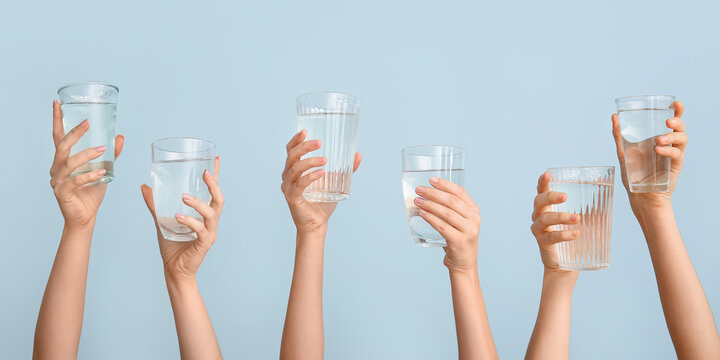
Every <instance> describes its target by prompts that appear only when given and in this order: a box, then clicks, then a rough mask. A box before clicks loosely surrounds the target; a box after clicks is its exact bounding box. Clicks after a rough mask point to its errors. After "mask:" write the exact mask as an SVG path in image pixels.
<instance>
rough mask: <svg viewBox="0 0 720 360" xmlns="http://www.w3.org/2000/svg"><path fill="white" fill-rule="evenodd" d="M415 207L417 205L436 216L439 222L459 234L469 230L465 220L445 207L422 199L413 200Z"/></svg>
mask: <svg viewBox="0 0 720 360" xmlns="http://www.w3.org/2000/svg"><path fill="white" fill-rule="evenodd" d="M415 205H417V206H418V207H419V208H420V209H422V210H425V211H427V212H429V213H431V214H433V215H435V216H437V217H438V218H440V220H442V221H444V222H445V223H447V224H449V225H450V226H452V227H453V228H455V229H457V230H458V231H460V232H463V230H466V229H469V228H470V226H469V224H468V220H467V219H465V218H464V217H462V216H461V215H460V214H458V213H457V212H455V211H454V210H452V209H450V208H448V207H446V206H442V205H440V204H438V203H436V202H433V201H430V200H427V199H423V198H415Z"/></svg>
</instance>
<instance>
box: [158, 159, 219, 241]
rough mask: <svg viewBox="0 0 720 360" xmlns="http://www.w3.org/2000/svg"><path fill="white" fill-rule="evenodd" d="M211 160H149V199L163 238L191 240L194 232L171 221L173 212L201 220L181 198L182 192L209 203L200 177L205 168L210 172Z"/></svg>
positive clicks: (212, 166)
mask: <svg viewBox="0 0 720 360" xmlns="http://www.w3.org/2000/svg"><path fill="white" fill-rule="evenodd" d="M213 168H214V160H213V159H193V160H174V161H164V162H153V164H152V169H151V170H150V176H151V177H152V188H153V201H154V202H155V214H156V216H157V219H158V223H159V225H160V231H161V232H162V234H163V237H165V239H167V240H174V241H191V240H195V239H196V238H197V234H196V233H195V232H194V231H192V230H190V228H188V227H187V226H185V225H182V224H180V223H178V222H177V220H175V214H181V215H184V216H190V217H194V218H196V219H198V220H199V221H200V222H202V221H203V219H202V216H200V214H198V212H197V211H195V210H194V209H193V208H191V207H189V206H187V205H185V203H183V201H182V195H183V193H185V194H189V195H192V196H194V197H196V198H199V199H201V200H202V201H205V202H206V203H209V202H210V192H209V191H208V188H207V185H206V184H205V182H204V181H203V179H202V175H203V172H204V171H205V170H206V169H207V170H209V171H210V172H211V173H212V172H213Z"/></svg>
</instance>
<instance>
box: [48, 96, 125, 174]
mask: <svg viewBox="0 0 720 360" xmlns="http://www.w3.org/2000/svg"><path fill="white" fill-rule="evenodd" d="M58 95H59V96H60V104H61V108H62V113H63V128H64V129H65V134H67V133H68V132H69V131H70V130H72V129H73V128H74V127H76V126H77V125H78V124H80V123H81V122H83V121H84V120H85V119H87V120H88V122H89V123H90V128H88V130H87V132H86V133H85V134H83V136H82V137H80V139H79V140H78V141H77V142H76V143H75V145H73V147H72V148H71V149H70V156H73V155H75V154H77V153H79V152H81V151H83V150H85V149H87V148H91V147H98V146H102V145H104V146H105V153H103V154H102V155H101V156H100V157H99V158H97V159H93V160H90V161H89V162H88V163H86V164H85V165H82V166H80V167H79V168H77V169H75V170H74V171H73V172H72V174H71V175H70V176H71V177H72V176H75V175H80V174H84V173H87V172H90V171H95V170H100V169H105V171H106V173H105V175H103V177H101V178H100V179H99V180H97V181H94V182H92V183H90V184H88V185H97V184H104V183H109V182H111V181H112V180H113V179H114V178H115V169H114V165H115V121H116V112H117V96H118V88H117V86H114V85H109V84H103V83H99V82H84V83H77V84H69V85H65V86H63V87H61V88H60V89H58Z"/></svg>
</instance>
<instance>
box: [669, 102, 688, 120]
mask: <svg viewBox="0 0 720 360" xmlns="http://www.w3.org/2000/svg"><path fill="white" fill-rule="evenodd" d="M671 106H672V108H673V109H675V117H676V118H680V117H682V116H683V113H684V112H685V105H683V104H682V103H681V102H679V101H675V102H673V103H672V105H671Z"/></svg>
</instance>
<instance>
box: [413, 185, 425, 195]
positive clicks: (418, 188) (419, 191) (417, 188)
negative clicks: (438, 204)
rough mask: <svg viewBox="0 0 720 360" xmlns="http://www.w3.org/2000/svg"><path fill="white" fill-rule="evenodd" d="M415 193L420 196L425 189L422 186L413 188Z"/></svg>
mask: <svg viewBox="0 0 720 360" xmlns="http://www.w3.org/2000/svg"><path fill="white" fill-rule="evenodd" d="M415 192H416V193H418V194H422V193H423V192H425V187H424V186H418V187H416V188H415Z"/></svg>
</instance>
